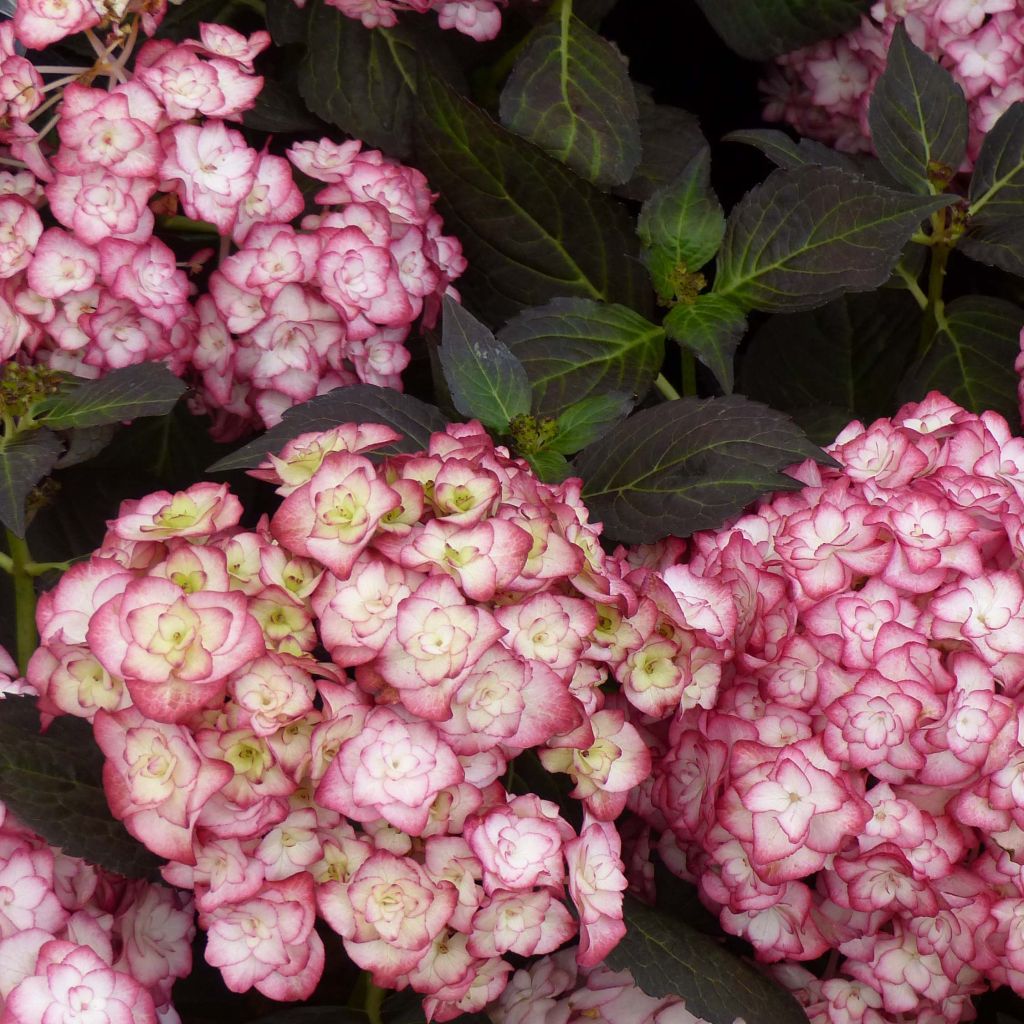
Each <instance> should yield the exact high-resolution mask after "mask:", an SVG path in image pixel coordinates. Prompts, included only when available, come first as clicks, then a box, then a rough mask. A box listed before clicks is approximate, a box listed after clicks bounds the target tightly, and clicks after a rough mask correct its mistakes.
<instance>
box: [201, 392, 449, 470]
mask: <svg viewBox="0 0 1024 1024" xmlns="http://www.w3.org/2000/svg"><path fill="white" fill-rule="evenodd" d="M339 423H384V424H386V425H387V426H389V427H391V428H392V429H393V430H396V431H398V433H400V434H402V435H403V439H402V440H401V441H396V442H395V443H394V444H391V445H387V446H386V447H384V448H381V449H379V451H380V453H381V454H384V455H393V454H396V453H397V452H417V451H421V450H422V449H424V448H426V447H427V445H428V444H429V443H430V435H431V434H432V433H433V432H434V431H438V430H444V428H445V426H446V423H445V419H444V417H443V416H442V415H441V413H440V412H439V411H438V410H437V409H435V408H434V406H432V405H427V403H426V402H421V401H420V400H419V399H418V398H414V397H413V396H412V395H403V394H402V393H401V392H398V391H395V390H393V389H392V388H379V387H377V386H376V385H374V384H354V385H352V386H351V387H347V388H335V389H334V390H333V391H328V392H327V394H326V395H319V396H317V397H316V398H313V399H311V400H310V401H308V402H304V403H303V404H302V405H296V406H293V407H292V408H291V409H288V410H287V411H286V412H285V414H284V418H283V419H282V420H281V422H280V423H278V425H277V426H276V427H271V428H270V429H269V430H268V431H267V432H266V433H265V434H261V435H260V436H259V437H257V438H256V440H255V441H250V442H249V443H248V444H247V445H245V446H244V447H242V448H239V449H238V451H237V452H234V453H232V454H231V455H228V456H226V457H225V458H223V459H220V460H219V461H217V462H215V463H214V464H213V465H212V466H210V468H209V472H211V473H222V472H225V471H227V470H229V469H250V468H251V467H253V466H258V465H259V464H260V463H261V462H262V461H263V460H264V458H266V456H267V455H268V454H270V453H271V452H273V453H275V454H276V453H277V452H279V451H280V450H281V449H282V448H283V447H284V446H285V444H286V443H287V442H288V441H291V440H292V439H293V438H296V437H298V436H299V435H300V434H305V433H309V432H310V431H318V430H330V429H331V428H332V427H336V426H338V424H339Z"/></svg>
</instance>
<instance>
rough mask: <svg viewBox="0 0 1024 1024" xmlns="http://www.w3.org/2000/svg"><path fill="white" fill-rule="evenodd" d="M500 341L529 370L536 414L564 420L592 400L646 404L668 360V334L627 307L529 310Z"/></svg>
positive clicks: (567, 302)
mask: <svg viewBox="0 0 1024 1024" xmlns="http://www.w3.org/2000/svg"><path fill="white" fill-rule="evenodd" d="M498 339H499V340H500V341H503V342H504V343H505V344H506V345H508V347H509V348H510V349H511V350H512V352H513V353H514V354H515V356H516V357H517V358H518V359H519V361H520V362H521V363H522V364H523V366H525V367H526V374H527V376H528V377H529V379H530V384H531V386H532V388H533V408H534V411H535V412H536V413H537V414H538V415H540V416H558V415H559V414H560V413H562V412H563V411H564V410H565V408H566V407H567V406H569V405H572V404H574V403H575V402H579V401H581V400H582V399H584V398H588V397H590V396H591V395H601V394H607V393H608V392H621V393H625V394H628V395H629V396H630V398H631V399H632V401H634V402H637V401H639V400H640V399H641V398H643V397H644V396H645V395H646V394H647V392H648V391H649V390H650V388H651V385H652V384H653V383H654V378H655V377H657V376H658V372H659V371H660V370H661V364H662V361H663V360H664V358H665V332H664V331H663V330H662V329H661V328H660V327H657V326H656V325H655V324H652V323H651V322H650V321H649V320H645V319H644V318H643V317H642V316H640V314H639V313H634V312H633V310H631V309H626V307H625V306H617V305H605V304H602V303H600V302H591V301H589V300H587V299H555V300H554V301H553V302H549V303H548V304H547V305H546V306H541V307H540V308H537V309H527V310H524V311H523V312H522V313H521V314H520V315H519V316H518V317H516V318H515V319H514V320H512V321H510V322H509V323H508V324H506V326H505V327H504V328H503V329H502V330H501V331H499V332H498Z"/></svg>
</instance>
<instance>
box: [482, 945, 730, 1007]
mask: <svg viewBox="0 0 1024 1024" xmlns="http://www.w3.org/2000/svg"><path fill="white" fill-rule="evenodd" d="M574 952H575V951H574V950H573V949H572V948H569V949H563V950H561V951H560V952H558V953H555V954H554V955H552V956H546V957H543V958H542V959H540V960H537V961H536V962H535V963H534V964H532V965H531V966H530V967H529V968H528V969H523V970H519V971H516V973H515V974H513V975H512V978H511V979H510V980H509V983H508V986H507V987H506V988H505V991H504V992H502V994H501V996H500V997H499V999H498V1001H497V1002H496V1003H495V1004H494V1005H493V1006H492V1007H490V1008H489V1009H488V1015H489V1016H490V1018H491V1020H492V1021H493V1022H494V1024H566V1022H567V1021H587V1022H588V1024H623V1022H625V1021H628V1022H629V1024H707V1022H706V1021H704V1020H703V1019H702V1018H700V1017H695V1016H694V1015H693V1014H692V1013H690V1011H689V1010H687V1009H686V1003H685V1001H684V1000H682V999H680V998H679V997H678V996H667V997H665V998H663V999H654V998H652V997H651V996H649V995H647V994H645V993H644V992H643V991H641V990H640V989H639V988H637V986H636V984H635V983H634V981H633V977H632V975H631V974H630V973H629V971H617V972H613V971H610V970H608V968H607V967H604V966H603V965H599V966H597V967H591V968H586V967H584V968H578V967H577V964H576V960H575V957H574ZM734 1024H743V1021H742V1020H739V1019H737V1020H736V1021H735V1022H734Z"/></svg>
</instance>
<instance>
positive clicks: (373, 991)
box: [363, 981, 385, 1024]
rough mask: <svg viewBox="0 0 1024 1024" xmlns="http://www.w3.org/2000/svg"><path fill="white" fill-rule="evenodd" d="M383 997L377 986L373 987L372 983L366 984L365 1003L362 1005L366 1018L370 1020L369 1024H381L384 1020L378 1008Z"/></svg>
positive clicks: (380, 989)
mask: <svg viewBox="0 0 1024 1024" xmlns="http://www.w3.org/2000/svg"><path fill="white" fill-rule="evenodd" d="M384 995H385V991H384V989H382V988H381V987H380V986H379V985H374V983H373V982H372V981H370V982H367V985H366V1002H365V1003H364V1004H363V1005H364V1008H365V1010H366V1016H367V1017H369V1018H370V1024H383V1021H384V1018H383V1017H382V1016H381V1012H380V1008H381V1006H382V1005H383V1003H384Z"/></svg>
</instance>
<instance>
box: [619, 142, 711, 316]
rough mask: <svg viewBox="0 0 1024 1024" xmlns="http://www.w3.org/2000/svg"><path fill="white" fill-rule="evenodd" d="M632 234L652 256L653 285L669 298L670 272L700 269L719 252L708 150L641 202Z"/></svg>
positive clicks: (665, 297) (671, 291)
mask: <svg viewBox="0 0 1024 1024" xmlns="http://www.w3.org/2000/svg"><path fill="white" fill-rule="evenodd" d="M637 233H638V234H639V235H640V240H641V241H642V242H643V243H644V245H645V246H646V247H647V249H648V250H650V252H649V253H648V255H649V256H651V257H654V258H653V259H649V261H648V266H649V269H650V270H651V276H652V277H653V279H654V287H655V289H656V290H657V292H658V295H659V296H661V298H662V299H663V300H664V301H666V302H668V301H670V300H671V299H672V298H673V296H674V294H675V288H674V286H673V284H672V272H673V271H675V270H683V271H686V272H691V273H692V272H694V271H697V270H700V268H701V267H703V266H704V265H705V264H706V263H707V262H708V261H709V260H710V259H711V258H712V257H713V256H714V255H715V253H716V252H718V247H719V245H721V244H722V236H723V235H724V234H725V214H724V213H723V212H722V207H721V204H720V203H719V202H718V197H717V196H716V195H715V193H714V191H713V190H712V188H711V151H710V150H709V149H707V148H705V149H702V150H701V151H700V153H698V154H697V156H695V157H694V158H693V159H692V160H691V161H690V162H689V163H688V164H687V165H686V167H685V168H684V169H683V172H682V174H680V175H679V177H678V178H676V180H675V181H674V182H672V184H670V185H666V186H665V187H664V188H662V189H659V190H658V191H657V192H655V193H654V195H653V196H651V198H650V199H648V200H647V202H646V203H644V205H643V207H642V209H641V210H640V219H639V221H638V222H637ZM666 268H668V270H667V271H666Z"/></svg>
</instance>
